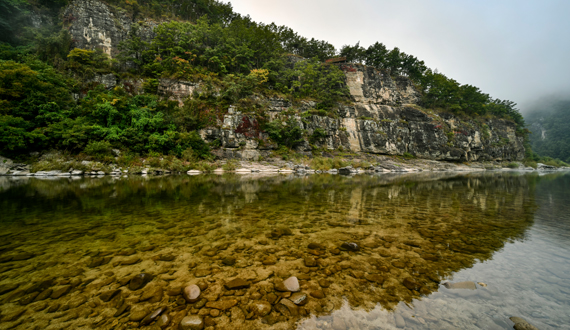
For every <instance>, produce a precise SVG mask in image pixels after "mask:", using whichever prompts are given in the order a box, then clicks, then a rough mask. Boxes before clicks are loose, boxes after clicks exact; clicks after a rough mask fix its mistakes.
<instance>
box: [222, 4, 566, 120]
mask: <svg viewBox="0 0 570 330" xmlns="http://www.w3.org/2000/svg"><path fill="white" fill-rule="evenodd" d="M230 2H231V4H232V5H233V7H234V10H235V11H236V12H238V13H241V14H244V15H247V14H249V15H250V16H251V17H252V18H253V19H254V20H255V21H258V22H263V23H271V22H275V23H276V24H278V25H286V26H289V27H291V28H292V29H293V30H295V31H296V32H297V33H299V34H300V35H302V36H305V37H308V38H312V37H314V38H317V39H323V40H327V41H328V42H330V43H332V44H333V45H335V47H336V48H337V49H340V47H342V46H343V45H345V44H351V45H353V44H355V43H356V42H358V41H360V45H361V46H363V47H368V46H369V45H370V44H373V43H374V42H376V41H379V42H382V43H384V44H385V45H386V46H388V47H389V48H393V47H399V48H400V49H401V50H402V51H404V52H406V53H408V54H412V55H414V56H416V57H417V58H419V59H421V60H424V61H425V62H426V64H427V66H428V67H430V68H432V69H436V68H437V69H438V70H439V71H440V72H441V73H443V74H445V75H447V76H448V77H450V78H453V79H455V80H457V81H458V82H460V83H462V84H471V85H475V86H477V87H479V88H481V90H482V91H483V92H485V93H488V94H490V95H491V96H492V97H496V98H500V99H508V100H512V101H515V102H516V103H518V104H519V107H520V108H521V110H523V111H524V110H525V108H526V105H528V104H529V103H530V102H532V101H533V100H535V99H537V98H539V97H543V96H545V95H549V94H563V95H564V94H566V95H568V94H570V19H569V15H570V1H569V0H542V1H538V0H533V1H529V0H391V1H386V0H352V1H339V0H326V1H325V0H287V1H278V0H230Z"/></svg>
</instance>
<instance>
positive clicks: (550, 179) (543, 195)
mask: <svg viewBox="0 0 570 330" xmlns="http://www.w3.org/2000/svg"><path fill="white" fill-rule="evenodd" d="M533 184H535V185H536V193H535V195H536V204H537V205H538V209H537V211H536V214H535V228H534V229H535V230H537V231H538V232H540V233H541V234H544V235H546V236H548V237H549V238H550V241H551V242H552V243H555V244H559V245H561V246H568V243H569V242H570V221H568V214H570V194H569V193H568V189H569V187H570V173H568V172H559V173H551V174H547V175H543V176H539V175H535V176H533Z"/></svg>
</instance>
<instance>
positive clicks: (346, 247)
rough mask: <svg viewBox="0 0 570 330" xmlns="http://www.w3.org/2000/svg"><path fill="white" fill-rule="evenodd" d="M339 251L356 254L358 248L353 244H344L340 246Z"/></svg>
mask: <svg viewBox="0 0 570 330" xmlns="http://www.w3.org/2000/svg"><path fill="white" fill-rule="evenodd" d="M340 249H341V250H343V251H352V252H356V251H359V250H360V246H358V244H356V243H354V242H344V243H342V244H341V246H340Z"/></svg>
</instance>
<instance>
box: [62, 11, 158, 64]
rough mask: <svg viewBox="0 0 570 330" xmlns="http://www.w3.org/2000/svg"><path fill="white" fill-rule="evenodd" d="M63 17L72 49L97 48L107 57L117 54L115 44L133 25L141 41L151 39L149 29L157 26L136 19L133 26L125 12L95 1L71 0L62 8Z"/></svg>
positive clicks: (151, 31)
mask: <svg viewBox="0 0 570 330" xmlns="http://www.w3.org/2000/svg"><path fill="white" fill-rule="evenodd" d="M63 18H64V22H65V23H67V24H69V33H70V34H71V37H72V39H73V40H74V45H73V46H74V47H77V48H82V49H89V50H95V49H101V50H102V51H103V52H105V53H107V54H108V55H109V56H111V57H114V56H115V55H117V54H118V52H119V50H118V46H119V43H120V42H121V41H123V40H126V39H127V38H128V37H129V33H130V32H131V30H132V27H133V26H134V25H137V29H136V31H137V32H136V33H137V35H138V36H140V37H142V38H143V39H144V40H150V39H151V38H153V37H154V33H153V30H154V28H155V27H156V26H157V25H158V24H157V23H155V22H153V21H149V20H145V21H144V24H140V23H139V22H138V21H139V19H138V18H137V22H136V23H135V22H134V20H133V17H130V16H129V15H128V14H127V13H126V12H125V11H122V10H119V9H115V8H112V7H110V6H108V5H107V4H105V3H104V2H102V1H99V0H75V1H73V2H72V3H71V4H70V5H69V6H68V7H67V8H66V10H65V12H64V14H63Z"/></svg>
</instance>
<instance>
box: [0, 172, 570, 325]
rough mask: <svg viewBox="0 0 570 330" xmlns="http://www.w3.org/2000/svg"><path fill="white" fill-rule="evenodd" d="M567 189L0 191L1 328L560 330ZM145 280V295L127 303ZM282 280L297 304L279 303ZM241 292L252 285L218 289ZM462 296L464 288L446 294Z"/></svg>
mask: <svg viewBox="0 0 570 330" xmlns="http://www.w3.org/2000/svg"><path fill="white" fill-rule="evenodd" d="M569 187H570V176H569V175H565V174H560V173H558V174H551V175H546V176H539V175H537V174H526V175H523V174H519V173H516V172H500V173H478V174H465V175H459V174H453V173H426V174H421V173H420V174H404V175H392V174H383V175H361V176H355V177H345V176H333V175H316V176H308V177H298V176H293V175H292V176H283V175H277V176H268V177H262V176H237V175H223V176H195V177H189V176H167V177H138V176H131V177H124V178H111V177H102V178H80V179H68V178H64V179H55V180H40V179H36V178H13V179H9V178H0V209H1V210H2V211H1V214H0V219H1V221H0V226H1V227H0V228H1V229H0V253H1V254H0V262H1V263H0V293H1V295H0V304H1V306H0V309H1V317H2V319H1V321H2V322H1V323H2V325H1V326H0V328H6V329H7V328H17V329H30V328H34V327H35V328H37V329H62V328H77V329H79V328H85V329H88V328H89V329H90V328H100V329H126V328H131V327H136V326H139V325H140V324H139V323H138V321H140V320H137V317H136V315H142V316H144V315H145V314H148V313H151V312H153V311H154V310H156V309H157V308H159V307H161V306H168V308H169V310H168V312H167V313H168V315H169V316H170V317H171V318H172V320H171V323H172V325H173V326H172V328H173V329H174V328H177V324H176V323H178V322H179V321H180V319H181V318H182V317H184V316H186V315H193V314H197V315H200V317H201V318H202V319H203V320H204V322H205V323H206V326H214V327H215V329H226V328H227V329H230V328H232V329H235V328H238V329H239V328H243V329H269V328H272V329H291V328H299V329H395V328H406V329H434V328H437V329H455V328H463V329H509V328H512V322H510V321H509V319H508V318H509V317H510V316H522V317H524V318H525V319H527V320H528V321H529V322H531V323H533V324H534V325H536V326H537V327H539V328H540V329H555V328H562V329H568V328H570V327H568V324H570V317H569V316H568V315H569V314H570V313H568V311H569V310H570V308H569V307H568V305H569V303H570V301H569V300H570V260H569V258H570V257H569V255H570V254H569V253H568V252H569V244H568V242H569V236H570V219H569V218H570V206H569V205H570V198H569V196H570V194H569V189H568V188H569ZM311 243H312V244H311ZM343 243H355V244H357V245H358V246H359V250H358V251H346V249H341V247H342V245H343ZM309 244H311V246H310V247H309ZM140 273H148V274H152V275H153V279H152V281H150V282H149V283H148V284H147V285H146V286H145V287H144V288H142V289H139V290H135V291H132V290H130V289H129V288H128V282H129V280H130V279H131V278H132V277H133V276H135V275H137V274H140ZM291 276H295V277H297V278H298V280H299V283H300V287H301V293H304V294H306V295H307V299H306V300H305V301H304V303H305V302H306V303H305V304H301V305H299V306H296V305H294V304H293V305H291V304H288V302H287V300H290V298H291V299H293V298H295V296H294V297H290V293H286V292H285V293H284V292H280V291H278V290H276V286H279V284H280V283H281V282H282V281H283V280H284V279H287V278H289V277H291ZM235 278H240V279H243V280H245V281H248V282H249V283H250V287H249V288H243V289H238V290H231V289H227V288H225V287H224V284H225V283H227V282H229V281H230V280H232V279H235ZM463 281H470V282H473V286H474V290H470V289H447V288H446V287H445V286H443V285H442V284H443V283H446V282H451V283H455V282H463ZM476 283H477V284H476ZM189 284H199V285H200V286H201V287H202V288H204V290H202V293H201V296H200V297H201V301H199V302H197V303H193V304H189V303H186V301H184V299H183V298H182V296H181V295H180V294H179V292H180V291H179V290H180V288H181V287H184V286H187V285H189ZM206 287H207V288H206ZM116 289H119V290H121V291H120V293H119V294H118V295H116V296H114V297H113V298H112V299H111V300H109V301H104V300H105V299H101V297H102V296H101V294H104V293H107V292H109V290H116ZM49 290H51V292H52V295H50V296H51V297H45V296H46V295H47V293H50V291H49ZM177 290H178V291H177ZM4 291H5V292H4ZM53 292H60V293H61V292H64V294H62V295H61V297H57V295H55V296H54V295H53ZM177 292H178V293H177ZM297 296H298V295H297ZM228 301H229V303H228ZM205 302H226V303H227V305H228V306H230V305H231V306H230V307H228V308H226V309H222V311H221V312H217V311H214V309H216V308H211V306H212V305H208V306H205ZM260 302H268V303H269V304H270V306H271V309H270V310H271V312H270V313H269V314H267V315H260V312H259V311H258V310H257V309H256V306H257V305H259V304H260ZM125 304H126V305H125ZM263 304H267V303H263ZM123 305H125V306H129V308H130V310H127V311H125V312H124V313H123V314H121V315H119V316H114V315H115V313H116V312H117V310H118V309H120V308H121V307H123ZM264 306H265V305H264ZM261 314H265V313H261ZM157 326H158V325H157V324H153V325H150V326H147V328H149V329H150V328H153V327H154V328H157ZM142 328H145V327H142Z"/></svg>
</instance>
